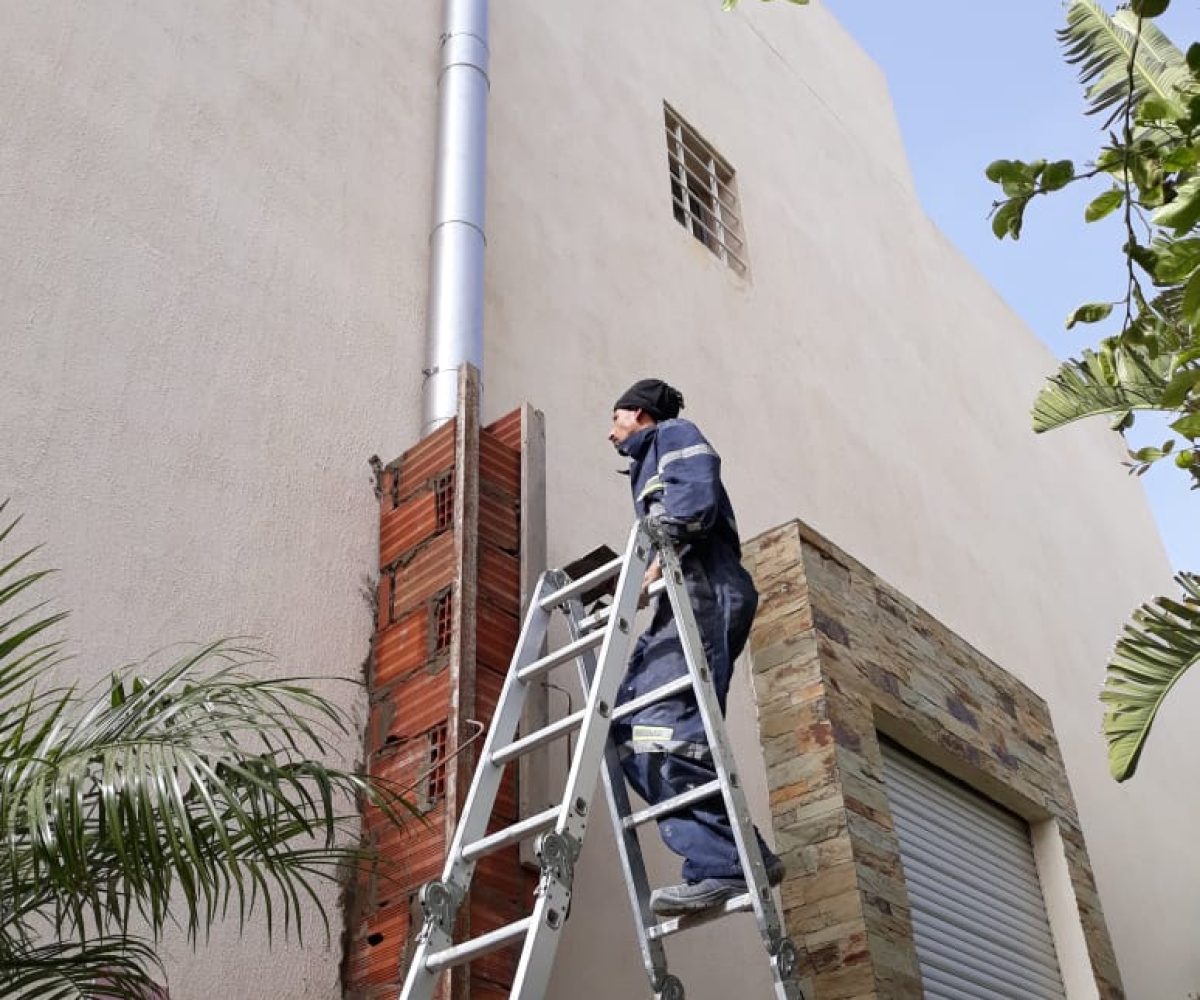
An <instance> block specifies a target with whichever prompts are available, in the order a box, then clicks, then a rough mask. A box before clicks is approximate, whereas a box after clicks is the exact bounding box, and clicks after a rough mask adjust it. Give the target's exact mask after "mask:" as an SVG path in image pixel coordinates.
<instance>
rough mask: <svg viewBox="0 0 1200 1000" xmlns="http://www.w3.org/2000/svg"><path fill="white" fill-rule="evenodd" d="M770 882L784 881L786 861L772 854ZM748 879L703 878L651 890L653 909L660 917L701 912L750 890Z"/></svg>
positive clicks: (769, 871) (768, 877) (768, 879)
mask: <svg viewBox="0 0 1200 1000" xmlns="http://www.w3.org/2000/svg"><path fill="white" fill-rule="evenodd" d="M766 869H767V884H768V885H779V883H780V882H782V881H783V876H784V872H785V869H784V866H783V861H782V860H781V859H779V858H777V857H774V856H771V857H769V858H767V859H766ZM748 890H749V887H748V886H747V885H746V880H745V879H744V878H742V877H740V876H738V877H737V878H702V879H699V880H697V881H695V882H681V883H680V884H679V885H670V886H666V887H665V888H662V889H655V890H654V892H652V893H651V894H650V909H651V910H652V911H653V912H654V913H655V914H656V915H658V916H660V917H678V916H684V915H686V914H689V913H699V912H701V911H702V910H707V909H708V908H709V907H710V906H720V905H721V904H722V903H724V902H725V901H726V900H728V899H732V898H733V897H734V896H740V895H741V894H742V893H744V892H747V891H748Z"/></svg>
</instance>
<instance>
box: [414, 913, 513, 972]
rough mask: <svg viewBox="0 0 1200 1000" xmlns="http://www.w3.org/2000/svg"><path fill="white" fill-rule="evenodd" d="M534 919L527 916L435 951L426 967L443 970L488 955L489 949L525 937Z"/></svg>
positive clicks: (428, 959)
mask: <svg viewBox="0 0 1200 1000" xmlns="http://www.w3.org/2000/svg"><path fill="white" fill-rule="evenodd" d="M532 920H533V917H525V918H523V919H521V920H518V921H516V922H515V923H511V924H505V925H504V926H503V927H497V928H496V929H495V930H494V931H488V933H487V934H480V935H479V937H477V938H472V939H471V940H470V941H464V942H463V943H462V944H456V945H454V947H452V948H444V949H442V950H441V951H437V952H434V953H433V954H432V955H430V956H429V957H428V958H427V959H425V968H426V969H428V970H429V971H430V972H434V973H436V972H441V971H442V970H443V969H448V968H450V967H451V966H455V965H462V964H463V963H464V962H469V961H471V960H472V959H474V958H479V956H481V955H486V954H487V953H488V952H489V951H495V950H496V949H497V948H503V947H504V946H505V945H506V944H511V943H512V942H513V941H516V940H518V939H519V938H522V937H524V936H525V933H526V932H527V931H528V930H529V924H530V923H531V922H532Z"/></svg>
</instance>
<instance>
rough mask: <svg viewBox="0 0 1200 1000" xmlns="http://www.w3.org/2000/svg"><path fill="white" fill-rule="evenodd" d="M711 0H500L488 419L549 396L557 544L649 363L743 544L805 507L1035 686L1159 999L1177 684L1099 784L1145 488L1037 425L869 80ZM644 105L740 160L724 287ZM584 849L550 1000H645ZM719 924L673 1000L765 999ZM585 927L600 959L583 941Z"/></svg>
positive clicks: (1155, 579) (1149, 548) (1103, 879)
mask: <svg viewBox="0 0 1200 1000" xmlns="http://www.w3.org/2000/svg"><path fill="white" fill-rule="evenodd" d="M718 6H719V5H717V4H715V3H713V4H704V3H696V2H694V0H663V2H661V3H656V4H651V5H647V4H643V3H638V2H636V0H618V2H613V3H607V4H561V3H559V4H547V3H539V2H534V0H528V2H522V3H511V4H505V5H504V6H503V8H500V9H501V10H502V13H501V14H499V15H498V16H497V17H496V25H495V39H494V46H493V47H494V51H495V72H494V74H493V95H494V105H493V123H494V131H493V143H492V201H491V205H492V209H491V211H492V237H491V243H490V253H491V256H490V265H489V266H490V268H491V270H490V298H489V306H490V311H489V321H490V324H491V329H490V339H489V341H488V351H489V353H488V358H487V364H488V372H487V375H486V382H487V386H488V388H487V390H486V392H487V396H486V407H485V411H486V412H485V416H486V415H487V414H489V413H490V414H498V413H501V412H503V411H504V410H506V409H507V408H509V407H511V406H513V405H515V404H516V403H517V402H518V401H519V400H521V399H524V398H526V397H531V398H532V399H533V400H534V401H535V402H536V403H537V404H538V405H539V406H541V407H543V408H544V409H545V411H546V416H547V427H548V461H549V476H548V495H549V517H550V525H551V538H550V549H551V560H552V561H554V560H555V559H556V558H557V559H561V558H565V557H567V556H568V555H569V554H571V553H572V552H576V551H580V550H582V549H584V548H585V547H587V546H590V545H591V544H592V542H593V541H596V540H600V539H601V538H607V539H610V540H616V539H619V538H621V537H623V529H624V524H625V520H626V518H627V516H628V508H627V507H625V506H624V505H625V503H626V502H627V501H626V499H625V498H626V494H625V481H624V480H623V479H620V478H618V477H617V476H614V475H612V474H611V470H613V469H615V468H617V467H618V466H619V464H620V463H619V462H618V461H617V460H616V459H615V457H614V456H613V455H612V453H611V451H610V450H609V448H608V445H607V444H606V443H605V441H604V433H605V431H606V429H607V425H606V423H605V421H606V417H607V413H608V409H609V407H610V406H611V404H612V400H613V399H614V398H615V397H616V395H617V394H618V393H619V392H620V390H621V389H623V388H624V387H625V385H626V384H628V382H629V381H631V380H632V379H633V378H636V377H640V376H643V375H647V374H654V375H659V376H661V377H664V378H668V379H670V380H672V381H674V382H675V383H676V384H677V385H679V386H680V387H681V388H682V389H683V390H684V392H685V394H686V395H687V397H688V400H689V406H688V409H687V411H686V413H685V415H688V416H691V417H693V418H694V419H695V420H696V421H697V422H699V423H700V424H701V426H702V427H703V428H705V429H706V430H707V432H708V434H709V435H710V437H711V438H712V439H713V441H714V443H715V444H716V446H717V447H718V449H719V450H720V451H721V452H722V455H723V458H724V462H725V470H726V477H727V481H728V483H729V486H730V490H731V492H732V494H733V499H734V502H735V505H736V507H737V510H738V516H739V521H740V522H741V524H742V528H743V533H744V534H753V533H755V532H758V531H760V530H762V529H764V528H767V527H770V526H772V525H774V524H778V523H780V522H782V521H784V520H786V519H789V518H791V517H796V516H798V517H801V518H803V519H804V520H805V521H807V522H808V523H810V524H812V525H813V526H815V527H816V528H817V529H818V530H820V531H821V532H822V533H824V534H825V535H827V536H828V537H830V538H831V539H833V540H834V541H835V542H836V543H837V544H838V545H840V546H841V547H843V548H844V549H845V550H846V551H848V552H849V553H851V554H852V555H853V556H854V557H855V558H857V559H860V560H862V561H863V562H865V563H866V564H868V565H869V566H871V567H872V569H873V570H875V571H876V572H878V573H879V575H880V576H882V577H884V578H885V579H888V580H889V581H891V582H892V583H893V584H895V585H896V586H897V587H898V588H900V589H901V590H902V591H903V592H905V593H907V594H908V595H909V596H910V597H912V598H913V599H914V600H916V601H918V602H919V603H920V604H921V605H923V606H924V607H925V608H926V609H927V610H929V611H930V612H931V613H932V614H934V615H935V616H936V617H937V618H939V619H940V620H941V621H943V622H945V623H946V624H947V625H948V626H949V627H951V628H952V629H954V630H956V631H957V632H958V633H959V634H961V635H962V636H963V637H964V638H965V639H966V640H967V641H969V642H970V643H972V644H974V645H975V646H977V647H978V648H979V649H981V650H982V651H984V652H985V653H986V654H987V655H989V656H990V657H992V658H993V659H995V660H996V661H997V662H998V663H999V664H1001V665H1002V666H1003V667H1005V668H1006V669H1008V670H1009V671H1011V672H1012V673H1013V674H1014V675H1016V676H1017V677H1018V678H1020V679H1021V680H1022V681H1024V682H1025V683H1027V684H1029V685H1030V686H1031V687H1032V688H1034V689H1035V690H1036V691H1037V692H1038V693H1039V694H1040V695H1041V696H1042V697H1043V698H1045V699H1046V701H1047V702H1048V703H1049V705H1050V709H1051V712H1052V715H1053V718H1054V722H1055V724H1056V727H1057V732H1058V736H1059V738H1060V740H1061V743H1062V747H1063V754H1064V757H1065V759H1066V764H1067V767H1068V770H1069V773H1070V778H1071V781H1072V784H1073V787H1074V790H1075V793H1076V796H1077V799H1078V805H1079V811H1080V816H1081V819H1082V823H1083V829H1084V831H1085V834H1086V835H1087V838H1088V846H1089V849H1090V851H1091V857H1092V861H1093V862H1094V864H1095V866H1096V874H1097V878H1098V881H1099V885H1100V891H1101V894H1102V898H1103V900H1104V904H1105V912H1106V914H1107V917H1108V921H1109V926H1110V928H1111V930H1112V934H1113V938H1114V941H1115V946H1116V950H1117V955H1118V959H1119V962H1120V965H1121V969H1122V973H1123V976H1124V981H1125V984H1126V986H1127V988H1128V989H1129V992H1130V996H1132V997H1135V998H1153V1000H1159V998H1179V1000H1182V998H1183V997H1184V996H1185V995H1186V993H1187V992H1188V991H1189V990H1195V989H1197V988H1200V958H1198V957H1197V955H1196V952H1195V949H1194V946H1193V941H1194V934H1193V931H1194V928H1195V926H1196V920H1197V906H1198V905H1200V904H1198V903H1197V900H1198V899H1200V862H1197V860H1196V858H1195V855H1194V851H1193V848H1192V846H1191V840H1192V837H1191V834H1190V833H1189V832H1188V831H1190V830H1193V829H1195V827H1196V824H1197V821H1198V820H1200V806H1198V804H1197V800H1196V797H1195V796H1194V795H1191V794H1190V793H1184V794H1181V787H1180V785H1179V784H1178V776H1179V775H1184V774H1190V773H1194V772H1195V770H1196V768H1197V766H1198V765H1200V745H1198V743H1197V741H1196V740H1195V739H1194V737H1193V736H1192V735H1191V733H1190V732H1189V727H1188V725H1187V719H1188V716H1189V714H1190V713H1192V712H1194V711H1195V709H1196V707H1197V706H1198V703H1200V699H1198V698H1197V692H1196V690H1195V689H1194V686H1193V689H1191V690H1189V689H1188V687H1187V686H1185V687H1183V688H1181V689H1180V690H1179V691H1178V692H1177V693H1176V694H1175V695H1174V698H1175V699H1176V701H1175V703H1174V704H1172V705H1170V706H1169V708H1168V711H1167V714H1166V716H1165V717H1164V719H1163V720H1162V723H1161V724H1160V726H1159V728H1158V729H1157V730H1156V732H1155V734H1154V738H1153V740H1152V743H1151V746H1150V747H1149V749H1148V751H1147V754H1146V757H1145V759H1144V761H1143V764H1142V768H1141V772H1140V773H1139V775H1138V777H1137V778H1136V779H1135V780H1134V781H1133V782H1131V783H1130V784H1128V785H1127V786H1123V787H1119V786H1117V785H1115V784H1114V783H1113V782H1112V781H1111V779H1110V778H1109V777H1108V775H1107V771H1106V766H1105V754H1104V746H1103V742H1102V740H1101V737H1100V735H1099V708H1098V704H1097V702H1096V698H1095V695H1096V692H1097V690H1098V688H1099V686H1100V683H1101V680H1102V676H1103V663H1104V660H1105V656H1106V653H1107V651H1108V649H1109V646H1110V644H1111V642H1112V639H1113V637H1114V635H1115V634H1116V630H1117V628H1118V626H1119V624H1120V623H1121V622H1122V621H1123V620H1124V618H1125V616H1126V614H1127V612H1128V611H1129V610H1130V609H1131V608H1132V607H1133V606H1134V605H1135V604H1136V603H1137V602H1139V601H1140V600H1143V599H1145V598H1147V597H1149V596H1150V595H1151V594H1153V593H1155V592H1157V591H1162V590H1164V589H1165V588H1166V587H1168V586H1169V570H1168V565H1167V561H1166V559H1165V556H1164V554H1163V551H1162V549H1161V546H1160V544H1159V542H1158V541H1157V538H1156V533H1155V529H1154V526H1153V524H1152V521H1151V518H1150V514H1149V511H1148V509H1147V506H1146V503H1145V501H1144V499H1143V496H1142V494H1141V491H1140V487H1139V486H1138V484H1137V483H1136V481H1134V480H1131V479H1130V478H1129V477H1128V476H1127V475H1126V474H1125V472H1124V470H1123V469H1122V468H1121V467H1120V465H1119V458H1120V452H1119V449H1118V447H1117V442H1116V440H1115V439H1114V438H1112V436H1111V435H1109V434H1108V433H1107V431H1106V430H1105V428H1104V427H1103V426H1102V425H1101V424H1095V425H1092V426H1080V427H1075V428H1071V429H1069V430H1065V431H1060V432H1058V433H1056V434H1054V435H1052V436H1049V437H1046V438H1037V437H1034V435H1033V434H1032V433H1030V431H1029V418H1028V410H1029V406H1030V403H1031V401H1032V397H1033V394H1034V393H1035V391H1036V389H1037V387H1038V385H1039V384H1040V382H1041V379H1042V377H1043V376H1044V375H1045V374H1046V373H1047V372H1049V371H1052V370H1053V367H1054V360H1053V358H1052V356H1051V354H1050V352H1049V351H1048V350H1046V348H1045V347H1044V346H1043V345H1041V344H1040V343H1039V342H1038V341H1037V340H1036V338H1035V337H1034V336H1033V334H1032V333H1031V332H1029V331H1028V330H1027V329H1024V328H1023V327H1022V325H1021V323H1020V322H1019V321H1018V319H1017V318H1016V316H1015V315H1014V314H1013V312H1012V311H1011V310H1010V309H1009V308H1008V307H1007V306H1006V305H1005V304H1004V303H1003V302H1002V301H1000V300H999V298H998V297H997V295H996V294H995V293H994V292H993V291H992V290H991V289H990V288H989V287H988V286H987V285H986V283H985V282H984V281H983V280H982V279H981V278H980V277H979V276H978V275H977V274H976V273H974V272H973V271H972V269H971V268H970V267H969V266H968V264H967V263H966V262H965V261H964V260H963V259H962V258H961V256H960V255H959V254H958V253H957V252H956V251H954V250H953V249H952V248H951V247H950V246H949V245H948V243H947V242H946V240H945V239H944V238H943V237H942V236H941V235H940V234H939V233H938V232H937V231H936V230H935V229H934V227H933V226H932V225H931V224H930V223H929V222H928V221H927V219H926V218H925V217H924V215H923V213H922V212H921V210H920V207H919V205H918V204H917V202H916V200H915V197H914V195H913V191H912V187H911V184H910V181H909V177H908V173H907V168H906V165H905V158H904V153H903V149H902V146H901V143H900V139H899V136H898V134H897V131H896V127H895V124H894V122H893V119H892V116H891V109H890V102H889V99H888V95H887V91H886V85H885V82H884V80H883V79H882V78H881V75H880V73H879V72H878V70H877V69H875V68H874V67H873V66H872V65H871V64H870V63H869V62H868V61H867V59H866V58H865V57H864V56H863V54H862V53H861V52H860V51H859V50H858V49H857V48H856V47H855V45H854V43H853V42H852V41H851V40H850V39H849V38H848V37H847V36H846V35H845V34H844V33H843V32H842V31H841V29H840V28H839V27H838V25H837V24H836V22H835V21H834V20H833V18H832V16H831V15H829V14H828V13H827V12H826V11H824V10H823V9H821V8H817V7H810V8H807V9H804V10H798V9H796V8H794V7H791V6H789V5H786V4H769V5H760V4H754V3H749V2H747V3H743V4H742V5H741V7H740V8H739V11H738V13H737V14H736V15H734V16H726V15H722V14H721V13H720V11H719V10H718V9H717V8H718ZM517 50H520V51H522V52H524V53H527V54H526V55H524V56H523V57H522V58H518V59H505V58H504V54H505V52H507V51H517ZM664 99H665V100H668V101H670V103H671V104H672V106H673V107H674V108H676V109H677V110H678V111H679V112H680V113H681V114H682V115H683V116H684V117H685V118H688V119H689V120H690V121H691V123H692V124H693V125H694V126H695V127H696V128H698V129H699V130H700V131H701V132H702V134H704V135H705V136H706V137H707V138H708V139H710V140H711V141H712V142H713V143H714V144H715V145H716V146H717V148H718V149H719V150H720V151H721V152H722V153H723V154H724V155H725V156H726V157H727V158H728V159H729V160H730V161H731V163H732V164H733V165H734V167H735V168H736V169H737V170H738V184H739V188H740V193H741V199H742V205H743V208H744V213H745V214H744V218H745V228H746V234H747V240H748V246H749V257H750V271H751V276H750V280H749V281H748V282H743V281H741V280H739V279H738V278H736V277H735V276H734V275H733V274H732V273H731V272H729V271H727V270H726V269H725V268H724V267H723V266H722V265H721V264H720V263H719V262H718V261H716V260H715V258H713V257H712V256H711V255H710V254H709V253H708V252H707V251H706V250H705V249H704V248H703V247H702V246H701V245H700V244H699V243H698V242H697V241H695V240H694V239H693V238H692V237H691V236H690V235H688V233H687V232H686V231H685V230H684V229H683V228H681V227H680V226H678V225H677V224H676V223H675V221H674V219H673V218H672V214H671V205H670V201H669V188H668V184H667V177H666V152H665V142H664V138H663V134H662V126H661V122H662V118H661V115H662V110H661V108H662V101H663V100H664ZM535 109H536V110H535ZM980 224H981V225H983V224H984V222H983V220H982V216H981V222H980ZM743 732H744V731H743ZM760 815H765V812H760ZM609 861H610V859H609V858H607V857H606V858H605V859H603V860H597V861H596V864H597V867H598V868H599V869H601V870H597V868H592V867H589V866H587V865H586V864H585V868H584V872H585V874H584V884H583V887H582V894H583V897H584V899H585V900H586V902H585V904H583V905H581V906H580V907H579V910H578V912H579V913H580V914H581V916H579V917H577V918H576V919H574V920H573V921H572V924H571V925H570V928H569V931H568V935H567V940H566V944H565V948H564V954H566V955H569V956H570V957H571V959H572V961H571V962H570V963H566V962H564V963H561V964H560V971H559V974H558V976H557V978H556V980H555V984H556V985H555V991H554V993H553V996H554V997H556V998H557V997H564V998H565V997H567V996H569V995H573V994H572V989H573V984H577V983H579V982H585V983H586V982H589V981H602V982H604V984H605V986H604V989H605V991H606V995H622V996H624V995H630V996H635V995H638V994H637V989H638V988H639V986H638V975H639V972H640V970H639V969H638V963H637V959H636V953H635V952H633V951H632V946H631V942H632V934H631V932H630V931H629V930H628V916H627V914H626V912H625V904H624V903H623V901H622V900H621V899H620V898H619V897H618V896H617V895H616V894H613V893H612V892H611V890H610V887H609V885H608V884H607V882H606V879H607V878H608V874H607V872H606V871H604V870H603V869H606V868H607V866H608V864H609ZM674 873H675V868H674V865H673V864H664V865H663V866H662V867H660V868H659V869H658V874H659V875H660V877H663V878H667V877H671V876H673V875H674ZM1151 900H1153V901H1154V902H1153V906H1154V910H1155V912H1156V914H1159V916H1158V917H1156V919H1155V921H1154V930H1153V932H1150V930H1149V929H1148V927H1147V925H1146V921H1145V913H1146V910H1147V907H1148V906H1150V905H1151V904H1150V901H1151ZM726 933H727V930H726V928H725V927H723V928H722V929H721V930H720V931H712V932H709V933H708V936H707V937H705V935H704V932H698V933H697V935H696V939H697V940H696V941H695V942H687V941H684V942H680V944H678V945H677V946H675V948H674V950H673V951H672V954H681V955H685V956H686V958H685V959H683V962H684V965H683V967H684V969H685V973H684V979H685V984H686V985H687V986H688V988H689V990H691V993H690V994H689V995H690V996H692V997H695V998H698V1000H703V998H714V1000H716V998H722V997H727V996H733V995H743V994H742V990H743V988H745V989H746V990H748V992H745V993H744V995H747V996H749V995H758V994H757V993H754V992H753V991H752V990H751V989H750V987H746V986H745V984H746V983H747V982H751V980H749V979H748V975H749V974H748V973H747V972H746V970H745V967H744V966H743V963H742V962H741V961H740V960H739V961H738V962H736V963H735V962H734V961H733V960H732V959H728V960H724V959H723V960H722V961H719V962H716V963H714V962H713V961H712V959H711V955H712V948H713V945H714V942H718V941H721V940H722V935H724V934H726ZM609 938H612V939H615V940H616V941H617V942H618V943H619V948H618V949H617V951H616V954H617V955H618V956H625V958H624V959H621V960H618V961H614V960H613V953H612V952H611V951H602V950H598V949H595V948H594V945H595V942H596V941H598V940H607V939H609ZM739 940H740V941H741V942H743V943H744V944H745V946H746V948H747V949H749V950H747V951H745V952H744V953H743V954H744V955H746V956H748V957H750V958H751V959H752V958H753V956H754V954H755V952H754V951H753V936H752V935H751V934H749V933H747V934H745V935H744V936H742V937H740V938H739ZM731 954H732V952H730V951H724V952H723V955H726V956H729V955H731ZM763 995H766V994H765V993H764V994H763Z"/></svg>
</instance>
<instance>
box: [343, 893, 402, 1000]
mask: <svg viewBox="0 0 1200 1000" xmlns="http://www.w3.org/2000/svg"><path fill="white" fill-rule="evenodd" d="M408 928H409V906H408V902H407V900H405V901H404V902H402V903H400V904H397V905H394V906H390V907H388V908H387V909H384V910H380V911H379V912H378V913H375V914H373V915H371V916H370V917H368V918H367V919H366V920H364V921H363V922H362V924H361V925H360V926H359V928H358V930H357V932H356V933H355V935H354V947H353V948H352V949H351V952H350V962H349V965H348V969H347V972H348V977H347V978H348V979H349V981H350V984H351V985H352V986H364V985H368V984H374V983H390V982H395V981H396V980H398V979H399V978H400V957H401V955H402V954H403V952H404V942H405V941H406V940H407V937H408Z"/></svg>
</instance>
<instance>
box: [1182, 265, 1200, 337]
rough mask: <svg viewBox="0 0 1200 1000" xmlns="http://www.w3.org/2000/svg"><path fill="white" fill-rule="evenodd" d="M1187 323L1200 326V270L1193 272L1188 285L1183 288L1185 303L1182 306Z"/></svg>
mask: <svg viewBox="0 0 1200 1000" xmlns="http://www.w3.org/2000/svg"><path fill="white" fill-rule="evenodd" d="M1180 312H1181V313H1182V314H1183V320H1184V322H1185V323H1188V324H1190V325H1191V326H1198V325H1200V269H1197V270H1194V271H1192V276H1191V277H1190V278H1188V280H1187V284H1186V285H1184V286H1183V303H1182V305H1181V306H1180Z"/></svg>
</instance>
